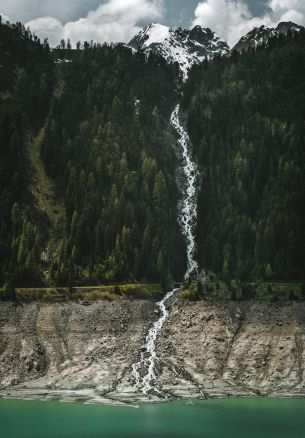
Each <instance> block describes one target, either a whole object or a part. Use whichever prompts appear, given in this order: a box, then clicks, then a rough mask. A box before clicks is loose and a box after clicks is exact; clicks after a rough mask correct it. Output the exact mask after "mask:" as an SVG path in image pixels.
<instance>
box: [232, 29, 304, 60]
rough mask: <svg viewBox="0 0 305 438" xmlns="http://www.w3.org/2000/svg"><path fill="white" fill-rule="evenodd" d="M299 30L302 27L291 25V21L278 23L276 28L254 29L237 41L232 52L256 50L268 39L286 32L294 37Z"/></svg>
mask: <svg viewBox="0 0 305 438" xmlns="http://www.w3.org/2000/svg"><path fill="white" fill-rule="evenodd" d="M301 29H304V27H303V26H299V25H298V24H295V23H292V22H291V21H288V22H282V23H279V24H278V26H277V27H267V26H264V25H263V26H260V27H255V28H254V29H252V30H251V31H250V32H248V33H247V34H246V35H244V36H243V37H242V38H241V39H240V40H239V42H238V43H237V44H236V45H235V46H234V47H233V49H232V52H233V51H237V52H239V53H242V52H246V51H248V50H251V49H257V48H258V47H260V46H264V45H266V44H267V43H268V41H269V40H270V38H273V37H278V36H280V35H287V34H288V32H290V33H291V35H292V36H294V34H296V33H299V32H300V31H301Z"/></svg>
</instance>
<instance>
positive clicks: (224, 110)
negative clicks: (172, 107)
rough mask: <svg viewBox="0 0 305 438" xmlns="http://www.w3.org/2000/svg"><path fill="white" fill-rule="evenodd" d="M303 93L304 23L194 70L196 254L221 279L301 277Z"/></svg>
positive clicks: (304, 246)
mask: <svg viewBox="0 0 305 438" xmlns="http://www.w3.org/2000/svg"><path fill="white" fill-rule="evenodd" d="M304 95H305V36H304V31H301V32H300V34H299V36H296V37H295V38H292V37H291V36H290V35H288V36H287V38H285V37H281V38H279V39H274V40H270V43H269V46H268V48H261V49H260V50H257V51H256V52H253V51H252V52H249V53H244V54H243V55H242V56H240V55H238V54H236V53H235V54H233V55H232V56H231V57H230V58H227V59H221V60H219V59H218V60H215V61H214V62H213V63H209V64H206V65H203V66H200V67H197V68H194V69H193V71H192V74H191V76H190V79H189V81H188V84H187V86H186V91H185V98H184V107H185V110H186V111H187V114H188V129H189V134H190V136H191V138H192V142H193V145H194V151H195V156H197V159H198V161H199V163H200V166H201V170H202V182H201V186H200V194H199V220H198V248H199V258H200V263H201V265H202V266H204V267H207V268H208V269H211V270H212V271H213V272H215V273H216V274H221V275H222V276H223V277H224V278H236V277H237V278H241V279H250V278H252V279H253V278H264V277H265V278H287V279H304V275H305V100H304Z"/></svg>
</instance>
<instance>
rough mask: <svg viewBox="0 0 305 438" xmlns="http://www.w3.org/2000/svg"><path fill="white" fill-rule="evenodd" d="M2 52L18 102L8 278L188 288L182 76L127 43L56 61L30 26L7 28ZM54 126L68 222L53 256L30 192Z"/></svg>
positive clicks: (68, 53) (7, 210) (8, 117)
mask: <svg viewBox="0 0 305 438" xmlns="http://www.w3.org/2000/svg"><path fill="white" fill-rule="evenodd" d="M2 42H3V47H5V51H7V52H9V53H10V56H9V59H6V61H5V65H6V68H7V69H8V70H9V72H10V77H9V74H8V73H7V75H6V76H5V78H6V81H4V82H3V84H4V85H3V87H4V90H5V93H10V96H9V105H7V108H6V107H5V108H4V109H2V107H1V108H0V121H1V120H2V124H1V125H0V130H1V129H2V131H1V132H0V135H1V138H2V139H4V141H2V143H1V152H0V153H1V166H3V168H1V175H0V178H1V181H0V190H1V191H2V194H3V196H2V197H1V204H0V211H1V210H2V211H3V213H2V218H1V223H0V226H1V227H2V228H3V229H2V230H0V233H1V235H0V242H1V248H0V257H2V260H3V264H2V267H3V268H2V269H3V270H2V272H1V273H0V279H1V278H3V280H4V279H5V278H6V276H8V275H12V274H13V275H14V277H15V278H16V281H17V284H18V285H20V286H30V285H35V284H36V285H40V284H41V283H49V284H56V285H60V286H62V285H70V286H71V285H73V283H74V284H75V283H87V284H89V283H92V282H93V283H100V282H103V283H114V282H116V281H122V280H124V281H132V280H136V279H137V280H147V281H160V282H162V284H163V285H164V287H165V286H166V285H168V284H170V283H171V281H172V279H173V278H176V279H181V278H182V276H183V273H184V271H185V243H184V240H183V238H182V236H181V232H180V228H179V226H178V223H177V202H178V197H179V194H178V190H177V187H176V176H175V172H176V160H175V155H174V151H173V150H174V148H173V143H174V142H175V138H174V137H173V135H172V131H171V128H170V125H169V123H168V121H169V117H170V112H171V110H172V108H173V107H174V104H175V102H176V99H177V96H176V95H175V92H174V87H173V84H174V83H175V80H176V77H177V67H176V66H168V65H167V64H166V62H165V61H164V60H163V59H162V58H160V57H157V56H154V55H152V56H150V57H149V58H148V59H147V58H146V57H145V56H144V54H141V53H139V54H137V55H133V54H132V52H131V50H130V49H128V48H126V47H124V46H123V45H121V46H120V45H117V46H107V45H103V46H97V45H93V44H87V43H84V45H83V47H84V50H71V48H70V47H68V46H66V44H64V42H62V43H61V45H60V47H61V49H57V50H55V51H53V52H52V53H50V52H49V49H48V47H47V45H41V44H40V43H39V41H38V40H37V39H35V40H33V39H32V38H31V36H30V35H29V34H28V32H27V31H25V30H24V29H23V28H22V26H21V27H20V26H19V25H12V26H5V25H2V26H0V43H2ZM19 45H20V46H21V48H20V50H19ZM15 46H17V50H15ZM1 47H2V45H1ZM66 47H67V48H66ZM3 51H4V49H3ZM21 51H22V54H21ZM27 51H30V53H27ZM66 61H70V62H66ZM42 65H43V66H44V69H43V68H42ZM29 66H30V68H31V71H28V68H29ZM1 85H2V84H1ZM51 86H52V87H53V89H51V90H50V87H51ZM52 87H51V88H52ZM33 90H34V91H35V93H36V94H35V95H34V94H33V93H34V91H33ZM50 91H52V99H51V100H48V99H49V98H46V94H47V96H49V95H50ZM15 96H16V98H15ZM40 102H42V103H43V104H44V105H45V107H46V108H47V110H48V113H47V111H46V109H45V108H44V107H42V106H41V105H40ZM12 110H13V112H12ZM43 125H44V126H45V129H44V136H43V143H42V145H41V147H42V159H43V161H44V163H45V167H46V171H47V173H48V175H49V176H50V177H51V178H52V180H53V181H54V183H55V187H56V190H57V196H58V199H61V198H63V201H64V206H65V210H66V220H67V224H68V225H67V229H66V230H64V231H63V233H62V236H60V238H59V239H58V242H56V245H55V246H54V242H52V253H50V251H49V247H48V245H47V244H48V242H47V241H46V239H47V237H46V236H48V230H47V223H46V221H45V220H44V221H43V220H41V219H39V217H40V216H41V214H42V213H41V212H39V211H35V207H34V202H33V200H32V198H31V195H30V194H29V193H28V192H27V189H26V187H27V186H28V178H27V175H26V172H25V170H26V168H27V165H26V162H27V160H26V154H25V141H26V133H27V131H31V132H35V131H36V132H37V130H38V129H39V128H41V126H43ZM36 128H37V129H36ZM2 148H4V150H3V151H2ZM13 205H14V207H13ZM53 238H54V237H53ZM46 248H48V251H46ZM43 252H48V259H47V262H45V261H44V260H42V254H43Z"/></svg>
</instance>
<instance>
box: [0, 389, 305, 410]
mask: <svg viewBox="0 0 305 438" xmlns="http://www.w3.org/2000/svg"><path fill="white" fill-rule="evenodd" d="M161 389H163V390H164V388H161ZM229 389H230V390H229ZM165 390H167V391H168V390H169V389H168V388H165ZM239 398H261V399H266V398H272V399H305V389H302V390H301V389H300V390H295V391H292V390H291V389H290V390H288V389H287V390H284V389H283V390H271V389H269V390H266V392H265V393H264V392H263V391H262V389H261V388H260V389H259V388H253V389H246V388H233V387H230V388H227V390H225V389H223V390H221V389H220V388H219V389H217V390H215V391H212V392H209V391H207V390H206V389H205V396H204V397H203V396H201V395H199V394H194V393H192V392H190V393H189V394H188V395H186V396H184V397H177V396H176V397H172V398H166V399H165V398H164V399H161V398H157V397H147V396H141V395H140V394H139V393H132V392H129V393H115V394H113V395H112V396H108V395H107V394H98V391H96V390H94V389H85V388H84V389H79V390H69V389H58V390H46V389H42V388H40V389H29V388H14V387H10V388H5V389H0V400H24V401H40V402H47V401H50V402H51V401H54V402H60V403H81V404H90V405H91V404H92V405H103V406H130V407H136V405H137V404H150V403H151V404H163V403H172V402H179V401H180V402H197V401H205V400H213V399H239Z"/></svg>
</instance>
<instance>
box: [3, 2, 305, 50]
mask: <svg viewBox="0 0 305 438" xmlns="http://www.w3.org/2000/svg"><path fill="white" fill-rule="evenodd" d="M0 14H3V15H4V16H5V18H9V19H10V21H17V20H18V21H21V22H23V23H24V24H25V25H26V26H28V25H29V26H30V27H31V29H32V30H33V31H34V32H35V33H36V34H37V35H38V36H39V37H41V38H45V37H48V38H49V41H50V44H51V45H52V46H54V45H56V44H58V42H59V40H60V39H61V38H63V37H64V38H66V39H67V38H70V39H71V41H72V43H75V42H76V41H78V40H81V41H84V40H89V41H90V40H94V41H98V42H103V41H106V42H111V41H114V42H118V41H126V42H127V41H129V40H130V39H131V38H132V37H133V36H134V35H135V34H136V33H137V32H138V31H139V30H140V28H141V27H142V26H144V25H146V24H149V23H151V22H160V23H162V24H166V25H169V26H172V27H178V26H182V27H185V28H189V27H192V26H194V25H196V24H199V25H201V26H204V27H210V28H211V29H212V30H214V31H215V32H216V33H217V34H218V35H219V36H221V37H222V38H224V39H225V40H226V41H228V43H229V44H230V45H233V44H235V43H236V42H237V41H238V39H239V38H240V37H241V36H242V35H244V34H245V33H247V32H248V31H249V30H251V29H252V28H253V27H254V26H260V25H262V24H265V25H267V26H275V25H277V24H278V23H279V22H280V21H289V20H290V21H293V22H295V23H298V24H303V25H305V0H201V1H199V0H0Z"/></svg>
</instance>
